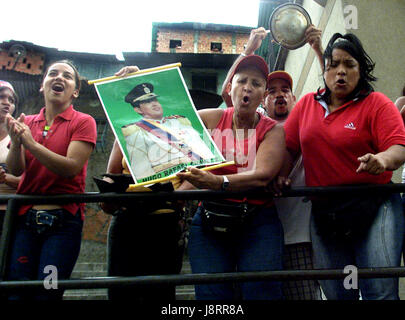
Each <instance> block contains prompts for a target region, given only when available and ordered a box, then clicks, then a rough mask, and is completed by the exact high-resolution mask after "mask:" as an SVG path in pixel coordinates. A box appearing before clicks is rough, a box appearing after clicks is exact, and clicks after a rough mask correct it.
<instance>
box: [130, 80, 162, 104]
mask: <svg viewBox="0 0 405 320" xmlns="http://www.w3.org/2000/svg"><path fill="white" fill-rule="evenodd" d="M156 97H158V95H157V94H155V93H153V85H152V84H151V83H147V82H145V83H141V84H138V85H137V86H136V87H134V88H133V89H132V90H131V91H130V92H129V93H128V94H127V95H126V97H125V102H128V103H131V104H133V103H136V102H142V101H147V100H151V99H154V98H156Z"/></svg>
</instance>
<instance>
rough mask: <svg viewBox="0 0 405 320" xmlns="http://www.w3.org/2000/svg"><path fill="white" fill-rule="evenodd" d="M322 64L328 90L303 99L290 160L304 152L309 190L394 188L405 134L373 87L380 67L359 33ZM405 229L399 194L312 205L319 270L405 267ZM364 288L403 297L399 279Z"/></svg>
mask: <svg viewBox="0 0 405 320" xmlns="http://www.w3.org/2000/svg"><path fill="white" fill-rule="evenodd" d="M323 60H324V70H325V71H324V82H325V89H323V90H318V92H317V93H310V94H307V95H305V96H304V97H303V98H302V99H300V101H299V102H298V103H297V104H296V106H295V107H294V109H293V110H292V112H291V115H290V116H289V118H288V119H287V121H286V123H285V126H284V129H285V132H286V144H287V149H288V151H289V154H290V156H291V157H292V158H294V157H296V155H298V154H299V153H302V157H303V162H304V168H305V175H306V185H307V186H336V185H365V184H387V183H390V180H391V177H392V171H393V170H396V169H398V168H399V167H400V166H401V165H402V164H403V163H404V161H405V148H404V145H405V128H404V125H403V123H402V120H401V116H400V114H399V112H398V110H397V108H396V107H395V105H394V104H393V103H392V101H391V100H390V99H388V98H387V97H386V96H385V95H383V94H382V93H379V92H374V90H373V87H372V86H371V82H373V81H375V80H376V78H375V77H374V76H373V75H372V71H373V69H374V63H373V62H372V60H371V59H370V57H369V56H368V55H367V53H366V52H365V51H364V49H363V46H362V44H361V42H360V40H359V39H358V38H357V37H356V36H355V35H353V34H346V35H344V36H343V35H341V34H339V33H337V34H334V35H333V36H332V38H331V40H330V41H329V43H328V46H327V48H326V50H325V53H324V56H323ZM287 171H288V170H287ZM283 173H284V176H286V175H285V174H286V172H283ZM403 231H404V217H403V213H402V208H401V203H400V196H399V194H392V195H387V196H384V195H381V194H380V195H376V194H373V195H358V194H357V195H344V196H341V195H334V196H330V197H327V198H324V197H316V198H313V199H312V223H311V237H312V243H313V249H314V256H315V267H316V268H330V269H338V268H342V269H343V268H344V267H346V266H348V265H355V266H357V267H359V268H365V267H395V266H400V262H401V247H402V239H403ZM320 282H321V286H322V289H323V291H324V293H325V295H326V297H327V298H328V299H330V300H333V299H358V297H359V293H358V290H349V289H350V288H348V287H347V285H346V287H345V284H344V281H342V280H322V281H320ZM359 288H360V290H361V295H362V298H363V299H398V298H399V297H398V278H392V279H388V278H386V279H360V280H359Z"/></svg>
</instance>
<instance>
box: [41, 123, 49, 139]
mask: <svg viewBox="0 0 405 320" xmlns="http://www.w3.org/2000/svg"><path fill="white" fill-rule="evenodd" d="M50 128H51V126H47V125H44V130H43V131H42V136H43V137H44V138H45V137H46V135H47V134H48V131H49V129H50Z"/></svg>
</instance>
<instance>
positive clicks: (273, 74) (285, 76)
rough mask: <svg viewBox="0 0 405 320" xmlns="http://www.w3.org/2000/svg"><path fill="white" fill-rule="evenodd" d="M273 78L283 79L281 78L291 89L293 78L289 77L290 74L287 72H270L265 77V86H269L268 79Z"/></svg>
mask: <svg viewBox="0 0 405 320" xmlns="http://www.w3.org/2000/svg"><path fill="white" fill-rule="evenodd" d="M274 79H283V80H285V81H287V82H288V84H289V85H290V89H291V91H292V88H293V79H292V78H291V76H290V74H289V73H288V72H285V71H281V70H278V71H273V72H271V73H270V74H269V75H268V77H267V87H268V86H269V84H270V81H271V80H274Z"/></svg>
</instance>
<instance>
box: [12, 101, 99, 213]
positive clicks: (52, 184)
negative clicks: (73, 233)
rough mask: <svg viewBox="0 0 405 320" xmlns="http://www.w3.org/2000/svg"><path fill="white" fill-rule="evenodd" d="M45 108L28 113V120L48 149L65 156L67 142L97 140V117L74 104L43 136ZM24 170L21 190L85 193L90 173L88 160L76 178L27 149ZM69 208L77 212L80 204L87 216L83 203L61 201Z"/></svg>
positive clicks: (46, 192)
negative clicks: (50, 166)
mask: <svg viewBox="0 0 405 320" xmlns="http://www.w3.org/2000/svg"><path fill="white" fill-rule="evenodd" d="M44 111H45V108H42V109H41V111H40V113H39V114H37V115H31V116H27V117H26V118H25V123H26V124H27V125H28V126H29V127H30V129H31V133H32V136H33V138H34V140H35V141H37V142H38V143H40V144H42V145H43V146H44V147H46V148H48V149H49V150H51V151H53V152H55V153H57V154H60V155H62V156H66V153H67V149H68V146H69V144H70V142H72V141H85V142H89V143H91V144H93V145H95V144H96V140H97V130H96V122H95V120H94V119H93V118H92V117H91V116H90V115H88V114H85V113H82V112H78V111H76V110H74V109H73V106H70V107H69V108H67V109H66V110H65V111H64V112H62V113H61V114H59V115H58V116H57V117H56V118H55V120H54V121H53V123H52V126H51V128H50V129H49V131H48V133H47V135H46V136H45V137H44V136H43V132H44V127H45V124H46V120H45V114H44ZM25 166H26V167H25V171H24V173H23V175H22V177H21V181H20V184H19V185H18V188H17V193H18V194H37V195H38V194H43V195H48V194H65V193H83V192H84V188H85V180H86V173H87V161H86V163H85V165H84V166H83V168H82V170H81V171H80V172H79V174H77V175H76V176H75V177H74V178H72V179H68V178H63V177H61V176H59V175H57V174H55V173H53V172H52V171H50V170H48V169H47V168H46V167H45V166H43V165H42V164H41V163H40V162H39V161H38V160H37V159H36V158H34V156H33V155H32V154H31V152H30V151H28V150H26V151H25ZM62 206H63V208H65V209H66V210H67V211H69V212H70V213H72V214H76V212H77V210H78V209H79V208H81V214H82V217H84V210H83V209H84V204H83V203H82V204H78V203H69V204H64V205H62ZM31 207H32V205H24V206H21V208H20V210H19V214H20V215H21V214H24V213H25V212H26V211H27V210H28V209H29V208H31Z"/></svg>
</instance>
